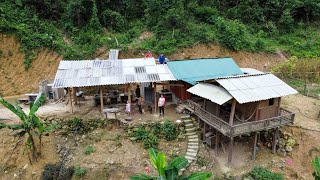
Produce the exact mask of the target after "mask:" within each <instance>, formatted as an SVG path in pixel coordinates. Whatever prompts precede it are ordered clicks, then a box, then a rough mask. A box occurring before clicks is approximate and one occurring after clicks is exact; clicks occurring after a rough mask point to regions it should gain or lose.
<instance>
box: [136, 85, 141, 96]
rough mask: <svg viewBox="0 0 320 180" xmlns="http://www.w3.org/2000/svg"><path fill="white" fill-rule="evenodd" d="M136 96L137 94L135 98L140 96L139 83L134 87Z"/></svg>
mask: <svg viewBox="0 0 320 180" xmlns="http://www.w3.org/2000/svg"><path fill="white" fill-rule="evenodd" d="M136 96H137V98H139V97H140V96H141V94H140V87H139V85H137V88H136Z"/></svg>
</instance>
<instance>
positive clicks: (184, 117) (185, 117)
mask: <svg viewBox="0 0 320 180" xmlns="http://www.w3.org/2000/svg"><path fill="white" fill-rule="evenodd" d="M181 119H182V120H185V119H190V116H182V117H181Z"/></svg>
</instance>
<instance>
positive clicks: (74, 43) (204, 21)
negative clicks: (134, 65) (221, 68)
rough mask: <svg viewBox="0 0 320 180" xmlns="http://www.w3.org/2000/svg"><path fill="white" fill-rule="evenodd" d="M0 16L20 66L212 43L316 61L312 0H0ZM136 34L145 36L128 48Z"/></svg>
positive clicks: (318, 46)
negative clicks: (50, 53) (39, 58)
mask: <svg viewBox="0 0 320 180" xmlns="http://www.w3.org/2000/svg"><path fill="white" fill-rule="evenodd" d="M0 17H1V20H0V30H1V32H2V33H6V34H13V35H15V36H16V37H18V39H19V40H20V42H21V43H22V46H21V51H22V52H24V53H25V55H26V56H25V61H24V63H25V67H26V69H28V68H29V67H30V66H31V63H32V59H34V58H35V57H36V55H37V52H38V50H39V49H41V48H49V49H51V50H54V51H56V52H58V53H60V54H61V55H63V56H64V59H88V58H95V57H94V53H95V52H96V50H97V49H98V48H99V47H101V46H102V45H104V46H106V47H107V48H109V49H110V48H121V49H122V50H127V49H128V47H129V46H130V47H132V48H133V50H152V51H153V52H154V53H165V54H169V53H172V52H174V51H175V50H177V49H178V48H182V47H188V46H192V45H194V44H195V43H210V42H216V43H220V44H221V45H223V46H225V47H227V48H228V49H231V50H235V51H239V50H245V51H263V52H275V51H276V50H278V49H280V50H282V51H284V52H285V53H288V54H290V55H294V56H297V57H298V58H300V57H305V58H314V57H319V56H320V41H319V39H320V30H319V20H320V0H285V1H282V0H243V1H238V0H223V1H222V0H210V1H209V0H171V1H169V0H161V1H160V0H118V1H110V0H2V1H1V2H0ZM144 31H150V32H152V33H153V36H151V37H150V38H149V39H147V40H146V41H143V42H142V43H136V41H137V38H138V37H139V35H141V33H142V32H144ZM64 38H65V39H68V40H69V42H68V43H67V42H66V41H65V40H64Z"/></svg>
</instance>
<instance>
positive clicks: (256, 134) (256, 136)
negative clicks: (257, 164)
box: [252, 132, 258, 160]
mask: <svg viewBox="0 0 320 180" xmlns="http://www.w3.org/2000/svg"><path fill="white" fill-rule="evenodd" d="M257 142H258V133H257V132H256V133H255V135H254V143H253V157H252V158H253V160H256V154H257Z"/></svg>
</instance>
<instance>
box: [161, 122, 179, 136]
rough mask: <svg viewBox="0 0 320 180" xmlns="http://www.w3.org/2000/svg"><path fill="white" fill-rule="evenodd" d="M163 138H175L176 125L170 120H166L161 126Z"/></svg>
mask: <svg viewBox="0 0 320 180" xmlns="http://www.w3.org/2000/svg"><path fill="white" fill-rule="evenodd" d="M162 132H163V135H164V139H165V140H167V141H172V140H175V139H176V138H177V136H178V134H177V127H176V125H174V124H173V123H172V122H171V121H169V120H166V121H165V122H164V124H163V126H162Z"/></svg>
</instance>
